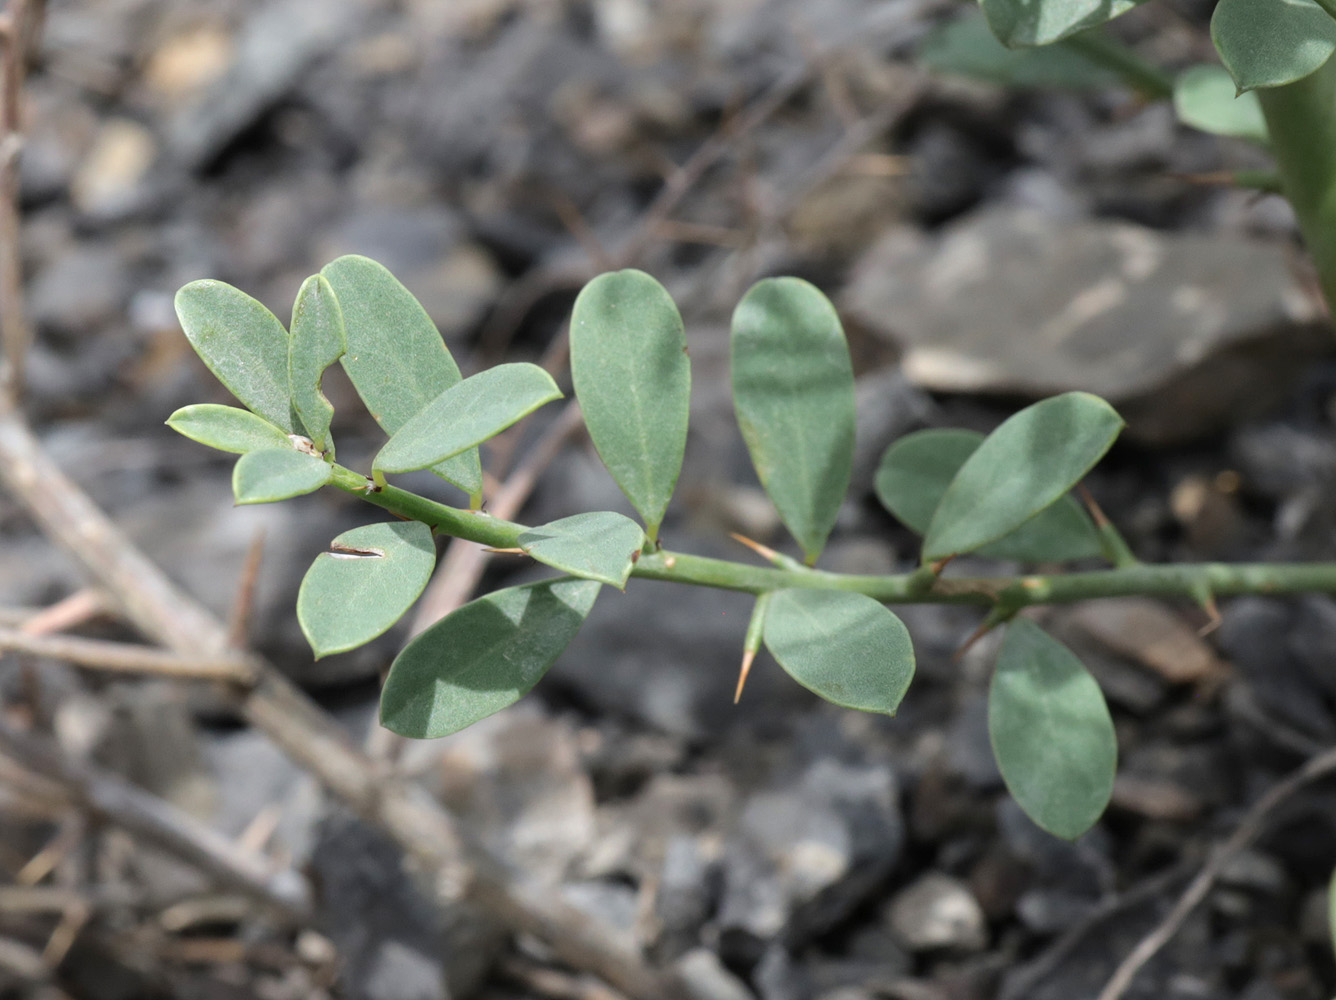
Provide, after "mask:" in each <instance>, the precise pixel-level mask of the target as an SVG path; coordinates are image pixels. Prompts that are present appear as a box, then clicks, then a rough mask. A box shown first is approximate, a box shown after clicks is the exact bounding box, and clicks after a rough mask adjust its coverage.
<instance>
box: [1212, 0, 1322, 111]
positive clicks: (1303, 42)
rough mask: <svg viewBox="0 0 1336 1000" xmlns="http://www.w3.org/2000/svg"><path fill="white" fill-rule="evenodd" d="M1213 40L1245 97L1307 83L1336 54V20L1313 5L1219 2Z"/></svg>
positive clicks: (1300, 1) (1281, 0)
mask: <svg viewBox="0 0 1336 1000" xmlns="http://www.w3.org/2000/svg"><path fill="white" fill-rule="evenodd" d="M1211 39H1212V40H1213V41H1214V42H1215V47H1216V50H1217V51H1218V52H1219V53H1220V58H1221V60H1223V61H1224V64H1225V68H1226V69H1227V70H1229V75H1230V76H1232V77H1233V78H1234V82H1235V83H1236V84H1238V89H1239V90H1240V91H1245V90H1253V89H1254V88H1256V87H1279V86H1282V85H1283V84H1286V83H1293V82H1294V81H1296V80H1302V79H1303V78H1304V77H1306V76H1307V75H1308V74H1309V73H1312V72H1314V71H1316V70H1318V69H1321V68H1322V64H1323V63H1325V62H1326V61H1327V60H1328V59H1330V58H1331V54H1332V52H1336V19H1333V18H1332V17H1331V15H1330V14H1328V13H1327V12H1326V11H1324V10H1323V9H1322V8H1321V7H1320V6H1318V5H1317V4H1316V3H1314V2H1313V0H1220V2H1219V3H1218V4H1217V5H1216V8H1215V13H1214V14H1213V15H1212V16H1211Z"/></svg>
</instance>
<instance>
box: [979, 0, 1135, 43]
mask: <svg viewBox="0 0 1336 1000" xmlns="http://www.w3.org/2000/svg"><path fill="white" fill-rule="evenodd" d="M1142 2H1143V0H980V3H979V5H980V6H981V7H982V8H983V13H984V16H985V17H986V18H988V26H989V27H990V28H992V29H993V34H994V35H996V36H997V39H998V41H1000V42H1001V43H1002V44H1003V45H1006V46H1007V47H1009V48H1017V47H1019V46H1023V45H1049V44H1051V43H1052V42H1057V41H1061V40H1062V39H1064V38H1066V37H1067V36H1068V35H1074V34H1076V33H1077V32H1078V31H1084V30H1086V29H1087V28H1093V27H1096V26H1097V25H1101V24H1104V23H1105V22H1106V21H1112V20H1113V19H1114V18H1115V17H1119V16H1121V15H1123V14H1126V13H1127V12H1128V11H1129V10H1131V9H1132V8H1134V7H1136V6H1137V5H1138V4H1140V3H1142Z"/></svg>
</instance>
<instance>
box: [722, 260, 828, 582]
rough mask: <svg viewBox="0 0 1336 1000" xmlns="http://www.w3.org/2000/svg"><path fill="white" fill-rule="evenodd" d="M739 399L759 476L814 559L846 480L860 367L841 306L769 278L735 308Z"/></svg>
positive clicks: (803, 285) (798, 283)
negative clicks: (842, 320) (856, 375)
mask: <svg viewBox="0 0 1336 1000" xmlns="http://www.w3.org/2000/svg"><path fill="white" fill-rule="evenodd" d="M732 364H733V407H734V410H735V411H736V412H737V417H738V425H739V426H740V427H741V428H742V437H743V439H744V440H745V441H746V442H747V450H748V451H749V452H750V453H751V460H752V465H754V466H755V467H756V474H757V476H758V477H759V478H760V480H761V485H762V486H764V487H765V491H766V492H767V493H769V494H770V499H771V500H773V501H774V504H775V507H776V508H778V510H779V516H780V518H781V519H782V520H783V521H784V524H785V526H786V527H787V528H788V529H789V531H790V532H791V533H792V534H793V537H794V538H796V539H797V540H798V544H799V545H801V546H802V549H803V553H804V554H805V555H806V556H807V561H808V562H809V563H811V562H815V561H816V557H817V556H818V555H820V553H821V550H822V549H823V548H824V547H825V544H826V538H827V537H828V536H829V535H830V530H831V528H833V527H834V526H835V518H836V516H837V515H838V514H839V511H840V504H841V503H843V502H844V495H845V493H847V492H848V490H849V478H850V476H851V475H852V471H853V455H854V372H853V365H852V363H851V362H850V360H849V345H848V344H847V343H845V340H844V330H843V329H842V328H841V327H840V318H839V316H837V315H836V314H835V308H834V307H833V306H832V305H831V304H830V300H828V299H827V298H826V297H825V296H824V295H822V294H821V293H820V292H819V291H817V289H816V288H814V287H813V286H812V285H809V284H808V283H807V282H805V281H802V280H800V279H798V278H767V279H766V280H764V281H760V282H758V283H757V284H755V285H753V286H752V289H751V291H749V292H748V293H747V294H746V296H744V297H743V299H742V301H741V302H739V303H738V307H737V309H736V310H734V312H733V333H732Z"/></svg>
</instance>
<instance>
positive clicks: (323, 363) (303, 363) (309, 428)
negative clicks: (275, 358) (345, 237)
mask: <svg viewBox="0 0 1336 1000" xmlns="http://www.w3.org/2000/svg"><path fill="white" fill-rule="evenodd" d="M346 341H347V337H346V334H345V332H344V328H343V311H342V310H341V309H340V308H339V301H338V299H336V298H335V297H334V289H333V288H331V287H330V285H329V282H328V281H326V280H325V279H324V278H323V277H321V276H320V275H318V274H314V275H312V276H311V277H309V278H307V279H306V281H304V282H303V283H302V287H301V290H300V291H299V292H297V301H296V302H295V303H293V306H292V334H291V336H290V337H289V340H288V380H289V382H290V383H291V385H292V407H293V409H295V410H296V411H297V415H298V416H299V417H301V421H302V424H303V425H304V426H305V427H306V436H307V437H309V438H310V439H311V443H312V444H313V445H315V449H316V451H321V452H323V451H329V452H330V454H331V455H332V454H333V449H332V447H331V446H330V441H329V422H330V420H331V419H332V418H333V416H334V407H333V406H331V405H330V403H329V400H328V399H326V398H325V394H324V393H323V392H321V391H320V379H321V377H322V376H323V375H324V374H325V369H326V368H328V367H329V366H330V365H332V364H333V363H334V362H335V361H338V360H339V358H341V357H343V352H344V349H345V347H346V346H347V345H346Z"/></svg>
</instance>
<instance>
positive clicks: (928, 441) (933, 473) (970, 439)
mask: <svg viewBox="0 0 1336 1000" xmlns="http://www.w3.org/2000/svg"><path fill="white" fill-rule="evenodd" d="M983 440H984V436H983V435H982V434H980V433H978V432H977V431H967V430H957V429H946V428H943V429H936V428H934V429H932V430H926V431H915V432H914V433H913V434H906V435H905V436H904V437H902V438H900V439H899V440H898V441H896V442H895V443H894V444H893V445H891V446H890V447H889V448H887V449H886V453H885V454H884V455H883V456H882V458H881V464H880V465H879V466H878V467H877V476H876V479H875V480H874V483H873V485H874V489H875V490H876V493H877V499H878V500H880V501H881V503H882V506H883V507H885V508H886V509H887V510H888V511H890V512H891V513H892V514H894V515H895V516H896V517H898V518H899V519H900V520H901V521H902V522H903V523H904V524H905V526H906V527H908V528H910V529H912V530H913V531H916V532H918V533H919V534H920V535H922V534H923V533H925V532H926V531H927V530H928V525H929V524H931V523H932V515H933V512H934V511H935V510H936V509H937V505H938V504H939V503H941V500H942V495H943V494H944V493H946V488H947V487H948V486H949V485H950V484H951V480H952V479H954V478H955V475H956V473H957V472H959V471H960V467H961V466H962V465H964V464H965V460H966V459H968V458H969V457H970V456H971V455H973V454H974V452H975V451H976V450H978V447H979V445H980V444H982V443H983ZM978 553H979V555H981V556H985V557H987V558H989V559H1015V560H1018V561H1020V562H1067V561H1068V560H1072V559H1090V558H1094V557H1096V556H1099V555H1100V554H1101V549H1100V544H1099V533H1098V532H1097V531H1096V530H1095V525H1094V523H1093V522H1092V521H1091V520H1090V517H1089V515H1088V514H1086V512H1085V511H1084V510H1083V509H1082V507H1081V505H1080V504H1079V503H1077V502H1076V500H1075V499H1074V498H1073V497H1072V496H1071V495H1070V494H1069V495H1065V496H1062V497H1060V498H1059V499H1058V501H1057V503H1055V504H1053V506H1051V507H1046V508H1045V509H1043V510H1041V511H1040V512H1039V513H1038V514H1036V515H1035V516H1034V517H1032V518H1030V520H1028V521H1026V522H1025V523H1024V524H1022V525H1021V526H1020V527H1019V528H1017V529H1016V530H1015V531H1013V532H1012V533H1011V534H1009V535H1007V536H1005V537H1003V538H1000V539H998V540H997V541H996V542H993V543H992V544H990V545H985V546H984V547H983V548H981V549H979V550H978Z"/></svg>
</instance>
